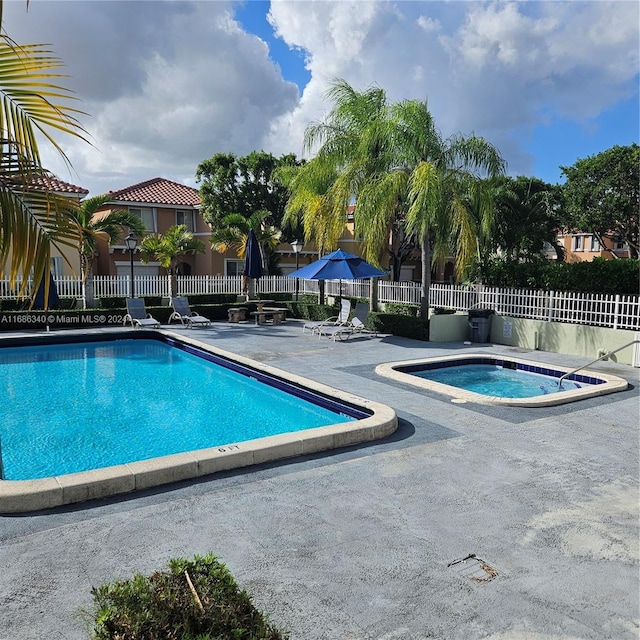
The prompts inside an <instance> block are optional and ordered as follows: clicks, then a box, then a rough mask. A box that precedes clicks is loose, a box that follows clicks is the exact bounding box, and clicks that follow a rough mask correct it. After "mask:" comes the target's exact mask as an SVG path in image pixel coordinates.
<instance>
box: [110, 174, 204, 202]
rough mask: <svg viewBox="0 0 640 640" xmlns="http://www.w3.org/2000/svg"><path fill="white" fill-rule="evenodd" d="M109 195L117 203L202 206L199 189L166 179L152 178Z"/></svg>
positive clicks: (111, 192)
mask: <svg viewBox="0 0 640 640" xmlns="http://www.w3.org/2000/svg"><path fill="white" fill-rule="evenodd" d="M108 195H109V197H110V198H111V199H113V200H114V201H117V202H144V203H148V204H166V205H173V206H183V207H185V206H196V205H199V204H200V193H199V192H198V190H197V189H194V188H193V187H188V186H187V185H184V184H179V183H178V182H172V181H171V180H166V179H165V178H152V179H151V180H147V181H145V182H139V183H138V184H134V185H131V186H130V187H125V188H124V189H120V190H119V191H109V193H108Z"/></svg>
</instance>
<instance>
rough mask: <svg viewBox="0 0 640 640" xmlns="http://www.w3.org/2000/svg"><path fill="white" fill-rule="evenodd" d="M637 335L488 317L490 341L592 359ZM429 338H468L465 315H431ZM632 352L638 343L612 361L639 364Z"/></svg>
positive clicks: (445, 340) (619, 330) (506, 317)
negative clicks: (489, 320) (489, 318)
mask: <svg viewBox="0 0 640 640" xmlns="http://www.w3.org/2000/svg"><path fill="white" fill-rule="evenodd" d="M636 338H640V332H636V331H627V330H623V329H607V328H604V327H588V326H585V325H580V324H566V323H559V322H544V321H542V320H529V319H526V318H511V317H509V316H499V315H494V316H492V320H491V335H490V337H489V342H491V343H492V344H504V345H508V346H510V347H522V348H525V349H539V350H540V351H551V352H553V353H566V354H567V355H575V356H583V357H585V358H592V359H594V360H595V359H596V358H597V357H599V356H600V355H602V354H603V353H605V352H607V351H613V350H614V349H617V348H618V347H621V346H622V345H624V344H627V343H628V342H631V341H632V340H634V339H636ZM429 340H430V341H431V342H464V341H465V340H469V324H468V317H467V315H466V314H456V315H441V316H432V317H431V319H430V321H429ZM634 351H635V352H636V353H638V352H640V346H639V345H633V346H630V347H626V348H625V349H623V350H622V351H619V352H618V353H616V354H614V355H613V356H612V357H611V360H613V361H615V362H620V363H621V364H628V365H632V366H637V367H638V366H640V357H638V355H636V358H635V361H634Z"/></svg>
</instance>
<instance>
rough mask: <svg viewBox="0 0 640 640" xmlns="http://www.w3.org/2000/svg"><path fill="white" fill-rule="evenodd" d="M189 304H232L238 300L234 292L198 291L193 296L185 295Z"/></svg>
mask: <svg viewBox="0 0 640 640" xmlns="http://www.w3.org/2000/svg"><path fill="white" fill-rule="evenodd" d="M187 297H188V298H189V304H190V305H191V306H193V305H194V304H233V303H235V302H237V300H238V294H236V293H208V294H207V293H199V294H197V295H193V296H187Z"/></svg>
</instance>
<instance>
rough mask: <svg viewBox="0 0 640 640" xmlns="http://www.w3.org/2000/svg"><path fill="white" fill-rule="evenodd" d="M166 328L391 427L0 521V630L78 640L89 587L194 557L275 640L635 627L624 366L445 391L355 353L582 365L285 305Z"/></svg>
mask: <svg viewBox="0 0 640 640" xmlns="http://www.w3.org/2000/svg"><path fill="white" fill-rule="evenodd" d="M173 328H174V329H175V331H176V333H183V334H184V335H191V336H195V337H198V339H200V340H203V341H205V342H208V341H211V343H212V344H215V345H217V346H220V347H221V348H223V349H226V350H228V351H232V352H235V353H238V354H241V355H245V356H248V357H250V358H253V359H255V360H258V361H261V362H266V363H268V364H270V365H272V366H275V367H278V368H280V369H283V370H285V371H289V372H292V373H295V374H299V375H302V376H305V377H308V378H311V379H314V380H317V381H319V382H322V383H324V384H327V385H330V386H332V387H335V388H338V389H342V390H346V391H349V392H352V393H356V394H358V395H360V396H362V397H364V398H370V399H372V400H376V401H378V402H382V403H385V404H388V405H389V406H391V407H392V408H394V409H395V410H396V412H397V414H398V416H399V418H400V427H399V429H398V431H397V432H396V433H395V434H393V435H392V436H390V437H388V438H387V439H385V440H382V441H378V442H374V443H370V444H364V445H358V446H353V447H349V448H346V449H339V450H334V451H330V452H327V453H323V454H316V455H313V456H306V457H303V458H296V459H290V460H284V461H281V462H279V463H271V464H268V465H262V466H259V467H254V468H249V469H242V470H238V471H234V472H224V473H222V474H219V475H215V476H210V477H207V478H205V479H199V480H197V481H190V482H183V483H177V484H174V485H169V486H167V487H162V488H158V489H156V490H149V491H146V492H142V493H136V494H128V495H125V496H121V497H117V498H113V499H109V500H101V501H96V502H92V503H85V504H81V505H73V506H69V507H66V508H59V509H54V510H51V511H47V512H38V513H34V514H27V515H20V516H0V566H1V567H2V571H0V603H1V606H0V640H31V639H33V640H35V639H38V640H40V639H42V638H51V639H55V638H64V639H65V640H80V639H83V640H85V639H87V638H88V637H89V635H90V634H89V632H88V630H87V628H86V623H85V622H84V621H83V620H82V617H81V616H80V615H79V611H80V610H81V609H82V608H84V609H86V608H89V607H90V605H91V594H90V590H91V587H92V586H98V585H100V584H103V583H105V582H109V581H112V580H115V579H125V578H129V577H130V576H131V575H132V574H133V573H135V572H139V573H143V574H147V573H151V572H153V571H155V570H157V569H163V568H165V567H166V564H167V561H168V560H169V559H170V558H174V557H179V556H184V557H192V556H194V555H196V554H200V555H202V554H206V553H209V552H211V553H213V554H214V555H216V556H217V557H218V558H220V559H221V560H222V561H223V562H224V563H225V564H227V566H228V567H229V569H230V570H231V572H232V573H233V574H234V576H235V577H236V579H237V581H238V582H239V584H240V585H241V586H242V587H243V588H245V589H246V590H247V591H248V592H249V593H250V594H252V596H253V599H254V602H255V604H256V605H257V606H258V608H260V609H262V610H264V611H266V612H267V613H268V614H269V615H270V617H271V619H272V620H273V621H274V622H275V623H276V624H278V625H279V626H280V627H282V628H284V629H288V630H289V631H290V637H291V640H325V639H327V640H334V639H335V640H347V639H349V640H391V639H394V640H395V639H402V640H422V639H426V638H438V639H443V640H450V639H451V640H457V639H460V640H473V639H476V638H491V639H493V640H498V639H500V640H507V639H508V640H543V639H544V640H552V639H560V638H562V639H567V640H569V639H570V640H577V639H581V640H584V639H593V640H601V639H603V638H615V639H626V638H629V639H632V638H633V639H637V638H638V637H639V633H640V604H639V603H640V580H639V546H640V527H639V517H640V513H639V512H640V509H639V502H640V500H639V499H640V492H639V459H640V458H639V448H640V447H639V437H638V427H639V402H638V400H639V391H638V390H639V386H640V385H639V383H640V370H638V369H633V368H631V367H627V366H623V365H617V364H615V363H612V362H601V363H598V364H596V365H592V366H591V367H590V369H592V370H595V371H602V372H605V373H607V372H608V373H613V374H614V375H617V376H621V377H623V378H625V379H627V380H628V381H629V383H630V384H631V385H632V386H631V388H629V389H628V390H627V391H623V392H620V393H616V394H612V395H608V396H604V397H600V398H592V399H586V400H582V401H580V402H577V403H573V404H569V405H563V406H558V407H541V408H535V409H533V408H513V407H497V406H488V405H476V404H472V403H467V404H456V403H452V402H451V401H450V399H449V398H448V397H444V396H438V395H436V394H434V393H432V392H428V391H419V390H417V389H415V388H410V387H408V386H405V385H403V384H401V383H397V382H393V381H391V380H387V379H384V378H381V377H379V376H377V375H376V374H375V372H374V369H375V366H376V365H378V364H380V363H384V362H391V361H396V360H408V359H411V358H423V357H426V356H432V355H434V356H435V355H440V354H448V353H452V352H460V351H462V350H465V349H466V350H473V352H478V351H479V350H481V351H482V352H485V351H486V352H487V353H489V354H511V355H518V356H522V357H524V358H526V359H528V360H537V361H541V362H546V363H550V364H562V365H564V366H580V365H583V364H586V362H587V360H584V359H581V358H574V357H569V356H565V355H561V354H552V353H544V352H539V351H528V350H523V349H513V348H509V347H501V346H495V347H494V346H491V345H478V344H474V345H471V346H465V345H463V344H460V343H458V344H454V343H451V344H434V343H423V342H416V341H412V340H408V339H403V338H396V337H384V336H382V337H378V338H370V337H362V338H354V339H351V340H349V341H347V342H334V341H332V340H327V339H323V340H318V338H317V337H313V336H311V335H309V334H305V335H303V334H302V329H301V324H300V323H299V322H296V321H291V320H287V322H286V324H280V325H276V326H267V325H257V326H256V325H254V324H240V325H238V324H227V323H219V324H218V323H214V324H213V325H212V326H211V327H208V328H199V329H192V330H189V329H183V328H175V327H173ZM94 331H99V330H94ZM86 333H87V336H88V337H89V336H90V334H91V331H87V332H86ZM70 392H72V390H70ZM470 554H475V556H476V557H475V558H468V559H467V560H466V561H464V562H455V561H457V560H460V559H462V558H465V557H467V556H469V555H470ZM452 563H453V564H452Z"/></svg>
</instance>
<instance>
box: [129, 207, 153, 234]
mask: <svg viewBox="0 0 640 640" xmlns="http://www.w3.org/2000/svg"><path fill="white" fill-rule="evenodd" d="M129 213H132V214H133V215H134V216H138V218H140V220H142V224H143V225H144V226H145V229H146V230H147V231H149V232H150V233H155V232H156V231H157V229H156V212H155V209H153V208H152V207H129Z"/></svg>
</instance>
